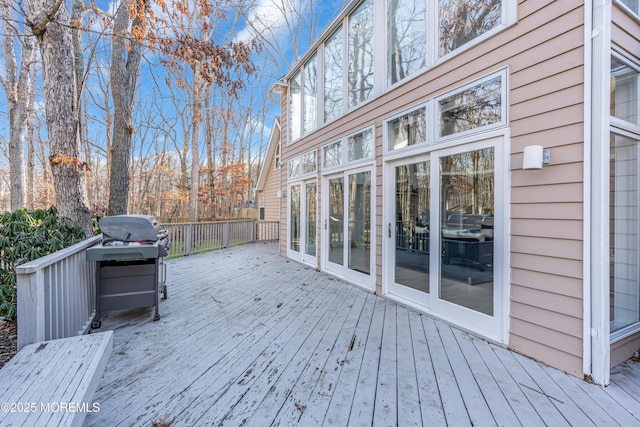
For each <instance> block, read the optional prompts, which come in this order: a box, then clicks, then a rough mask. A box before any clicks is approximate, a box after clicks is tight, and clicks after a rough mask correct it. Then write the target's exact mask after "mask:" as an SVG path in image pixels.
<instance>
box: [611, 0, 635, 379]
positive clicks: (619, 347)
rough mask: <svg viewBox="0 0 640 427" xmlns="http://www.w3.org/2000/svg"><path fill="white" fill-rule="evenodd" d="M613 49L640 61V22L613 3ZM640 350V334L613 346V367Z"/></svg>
mask: <svg viewBox="0 0 640 427" xmlns="http://www.w3.org/2000/svg"><path fill="white" fill-rule="evenodd" d="M611 21H612V26H611V44H612V48H613V49H616V50H617V51H619V52H621V53H623V54H624V55H626V56H629V57H631V58H635V59H636V61H640V22H638V20H635V19H633V18H632V17H631V16H629V14H628V13H626V12H625V11H623V10H622V9H621V8H620V7H619V6H618V4H617V3H615V2H614V3H613V7H612V13H611ZM639 349H640V333H639V334H635V335H631V336H629V337H626V338H624V339H622V340H620V341H617V342H614V343H612V344H611V355H610V363H611V366H612V367H613V366H615V365H618V364H620V363H622V362H624V361H625V360H627V359H629V358H630V357H632V356H633V354H634V352H636V351H638V350H639Z"/></svg>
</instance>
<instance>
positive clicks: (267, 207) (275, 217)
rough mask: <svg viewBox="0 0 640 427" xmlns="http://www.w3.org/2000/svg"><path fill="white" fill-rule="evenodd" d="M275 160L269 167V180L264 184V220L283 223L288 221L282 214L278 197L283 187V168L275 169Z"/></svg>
mask: <svg viewBox="0 0 640 427" xmlns="http://www.w3.org/2000/svg"><path fill="white" fill-rule="evenodd" d="M274 166H275V159H272V161H271V165H269V171H268V173H267V178H266V179H265V182H264V188H263V190H262V192H261V195H262V196H263V200H264V220H265V221H280V222H281V223H282V222H283V221H284V219H286V217H282V216H281V213H280V199H279V198H278V197H277V196H276V194H277V193H278V191H280V190H282V188H283V187H281V185H280V183H281V180H282V179H281V177H280V174H281V171H282V168H280V169H278V170H276V169H274Z"/></svg>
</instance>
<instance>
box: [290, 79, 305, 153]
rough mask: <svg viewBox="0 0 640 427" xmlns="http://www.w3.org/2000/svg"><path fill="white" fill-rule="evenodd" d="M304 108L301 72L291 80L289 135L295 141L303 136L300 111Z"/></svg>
mask: <svg viewBox="0 0 640 427" xmlns="http://www.w3.org/2000/svg"><path fill="white" fill-rule="evenodd" d="M301 109H302V91H301V86H300V73H298V74H296V75H295V76H293V78H292V79H291V81H290V82H289V127H290V130H289V136H290V138H291V141H295V140H296V139H299V138H300V137H301V136H302V132H301V130H302V129H301V127H300V113H301Z"/></svg>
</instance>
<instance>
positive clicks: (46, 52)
mask: <svg viewBox="0 0 640 427" xmlns="http://www.w3.org/2000/svg"><path fill="white" fill-rule="evenodd" d="M30 6H31V11H30V12H31V13H30V17H29V21H30V22H31V23H32V25H33V27H32V30H33V34H34V35H35V36H36V38H37V39H38V42H39V44H40V52H41V57H42V71H43V91H44V101H45V111H46V117H47V131H48V134H49V144H50V147H49V148H50V152H49V153H50V157H49V159H50V163H51V172H52V175H53V184H54V186H55V189H56V205H57V207H58V211H59V213H60V215H61V216H63V217H67V218H69V220H70V221H71V223H72V224H73V225H76V226H80V227H82V228H84V230H85V233H86V235H87V236H89V235H91V234H92V227H91V212H90V210H89V208H88V207H87V203H86V200H85V192H84V191H83V190H84V188H83V185H84V173H85V165H83V164H82V162H81V161H80V158H79V156H80V141H79V135H78V105H77V99H76V81H75V75H74V62H73V61H74V51H73V42H72V39H71V30H70V27H69V14H68V12H67V9H66V6H65V4H64V2H62V1H60V0H33V2H32V3H31V5H30ZM53 21H55V22H53Z"/></svg>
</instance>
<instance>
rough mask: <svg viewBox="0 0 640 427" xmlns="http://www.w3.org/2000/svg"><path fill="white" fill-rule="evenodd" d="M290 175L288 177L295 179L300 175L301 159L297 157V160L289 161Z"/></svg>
mask: <svg viewBox="0 0 640 427" xmlns="http://www.w3.org/2000/svg"><path fill="white" fill-rule="evenodd" d="M288 166H289V168H288V169H289V173H288V175H287V176H288V177H289V178H293V177H296V176H298V175H300V158H299V157H296V158H295V159H291V160H289V165H288Z"/></svg>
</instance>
